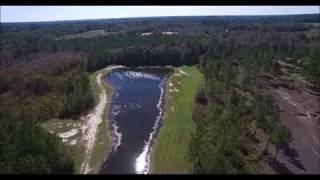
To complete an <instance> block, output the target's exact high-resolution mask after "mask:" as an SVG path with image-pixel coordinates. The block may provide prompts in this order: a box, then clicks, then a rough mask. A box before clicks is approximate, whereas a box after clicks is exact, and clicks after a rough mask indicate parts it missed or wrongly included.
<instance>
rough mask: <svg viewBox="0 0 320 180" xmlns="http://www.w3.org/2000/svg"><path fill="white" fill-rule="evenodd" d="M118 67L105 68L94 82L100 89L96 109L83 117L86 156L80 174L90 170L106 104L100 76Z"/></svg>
mask: <svg viewBox="0 0 320 180" xmlns="http://www.w3.org/2000/svg"><path fill="white" fill-rule="evenodd" d="M119 67H122V66H111V67H107V68H105V69H104V70H102V72H101V73H99V74H98V75H97V78H96V80H97V83H98V86H99V88H100V89H101V93H100V95H99V103H98V104H97V105H96V107H95V108H94V109H93V111H92V112H91V113H90V114H88V115H86V116H85V117H83V119H84V120H85V121H86V123H85V126H84V129H85V135H84V140H85V147H86V154H85V158H84V161H83V163H82V165H81V174H87V173H89V172H90V170H91V169H90V161H91V154H92V150H93V147H94V144H95V141H96V135H97V133H98V126H99V124H100V123H101V122H102V115H103V112H104V110H105V108H106V104H107V93H106V90H105V89H104V88H103V85H102V82H101V76H102V74H103V72H105V71H108V70H111V69H114V68H119Z"/></svg>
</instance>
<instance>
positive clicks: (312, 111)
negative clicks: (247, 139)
mask: <svg viewBox="0 0 320 180" xmlns="http://www.w3.org/2000/svg"><path fill="white" fill-rule="evenodd" d="M266 86H267V89H266V91H265V92H266V94H269V95H271V96H273V98H274V99H275V101H276V103H277V104H278V105H279V108H280V120H281V122H282V123H283V124H284V125H285V126H286V127H288V128H289V129H290V131H291V132H292V135H293V141H292V143H290V145H289V147H287V148H284V149H283V150H282V151H281V152H280V153H279V156H278V160H279V161H280V162H281V163H284V164H285V166H286V167H287V168H288V169H289V170H290V171H291V172H293V173H298V174H301V173H308V174H310V173H312V174H313V173H320V144H319V143H320V126H319V122H320V120H319V112H318V110H319V102H318V101H317V99H318V98H319V97H317V96H316V95H314V94H312V93H310V90H309V89H307V88H301V89H298V90H291V89H288V88H285V87H274V86H273V87H272V86H270V84H269V83H267V85H266Z"/></svg>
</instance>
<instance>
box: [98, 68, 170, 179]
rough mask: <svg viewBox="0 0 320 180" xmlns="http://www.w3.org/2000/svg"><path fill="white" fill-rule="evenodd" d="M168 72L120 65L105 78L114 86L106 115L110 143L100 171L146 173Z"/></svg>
mask: <svg viewBox="0 0 320 180" xmlns="http://www.w3.org/2000/svg"><path fill="white" fill-rule="evenodd" d="M169 72H170V70H169V69H165V68H119V69H115V70H113V71H112V72H110V73H109V74H108V75H107V76H106V77H105V78H104V80H105V81H107V82H108V83H109V84H110V85H111V86H112V88H113V97H112V103H111V105H110V108H109V114H108V115H109V119H110V121H111V122H110V123H111V127H112V136H113V145H112V150H111V152H110V154H109V156H108V158H107V160H106V161H105V162H104V164H103V165H102V168H101V173H102V174H146V173H148V171H149V164H150V153H151V148H152V143H153V140H154V138H155V136H156V133H157V130H158V127H159V126H160V123H161V120H162V117H163V109H162V108H163V107H162V106H163V103H164V96H165V87H164V86H165V82H166V79H167V75H168V73H169Z"/></svg>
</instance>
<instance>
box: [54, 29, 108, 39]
mask: <svg viewBox="0 0 320 180" xmlns="http://www.w3.org/2000/svg"><path fill="white" fill-rule="evenodd" d="M113 33H114V32H107V33H106V32H105V31H104V30H91V31H87V32H83V33H78V34H68V35H64V36H62V37H58V38H56V40H68V39H76V38H94V37H98V36H106V35H109V34H113Z"/></svg>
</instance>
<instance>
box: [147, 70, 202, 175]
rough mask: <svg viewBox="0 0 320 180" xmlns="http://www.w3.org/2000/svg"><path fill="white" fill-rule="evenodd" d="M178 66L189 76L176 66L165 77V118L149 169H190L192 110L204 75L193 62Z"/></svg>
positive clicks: (177, 170) (152, 171) (168, 170)
mask: <svg viewBox="0 0 320 180" xmlns="http://www.w3.org/2000/svg"><path fill="white" fill-rule="evenodd" d="M181 69H182V70H183V71H184V72H186V73H188V74H189V75H190V76H191V77H189V76H185V75H183V76H178V75H177V73H179V71H178V69H175V73H174V74H173V75H171V76H170V78H169V80H168V81H167V87H166V104H165V119H164V121H163V123H162V127H161V128H160V131H159V134H158V136H157V138H156V141H155V144H154V147H153V152H152V155H151V169H150V173H157V174H158V173H179V174H180V173H190V172H191V168H192V164H191V161H190V158H189V143H190V140H191V134H192V132H194V130H195V126H196V125H195V123H194V122H193V120H192V110H193V105H194V103H195V94H196V92H197V90H198V88H199V87H200V86H202V84H203V83H202V81H203V77H202V74H201V73H200V72H199V71H198V69H197V68H196V67H195V66H183V67H181ZM170 83H171V85H170ZM177 90H178V91H177Z"/></svg>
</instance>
